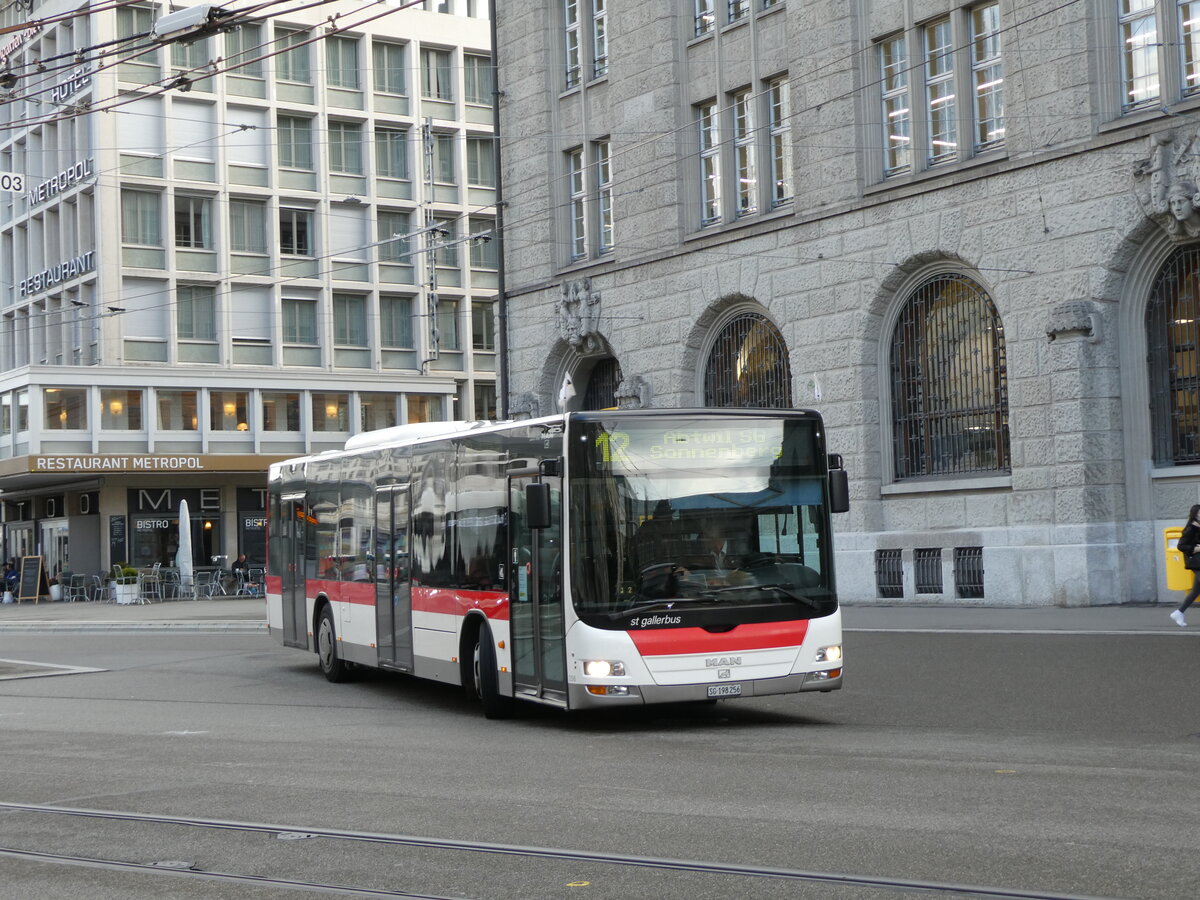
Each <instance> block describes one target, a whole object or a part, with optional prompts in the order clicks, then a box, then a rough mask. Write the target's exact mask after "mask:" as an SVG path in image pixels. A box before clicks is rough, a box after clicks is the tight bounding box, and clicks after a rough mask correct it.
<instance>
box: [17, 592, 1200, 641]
mask: <svg viewBox="0 0 1200 900" xmlns="http://www.w3.org/2000/svg"><path fill="white" fill-rule="evenodd" d="M1174 608H1175V607H1174V605H1173V604H1158V605H1149V604H1137V605H1134V604H1130V605H1126V606H1092V607H1079V608H1072V609H1063V608H1060V607H1055V606H1050V607H1036V608H1011V607H968V606H915V605H901V604H895V605H882V604H872V603H866V604H844V605H843V606H842V626H843V628H844V629H845V630H846V631H847V632H855V631H896V632H905V631H907V632H914V631H920V632H942V633H948V634H952V633H959V634H974V633H997V634H1004V633H1021V634H1078V633H1080V632H1086V633H1090V634H1174V635H1178V636H1180V637H1185V636H1193V637H1195V636H1200V604H1197V605H1196V607H1194V608H1193V609H1192V610H1191V611H1190V613H1189V618H1190V619H1191V625H1190V627H1188V628H1180V627H1179V626H1178V625H1176V624H1175V623H1174V622H1172V621H1171V620H1170V619H1169V618H1167V616H1168V614H1169V613H1170V612H1171V610H1172V609H1174ZM266 619H267V608H266V602H265V601H264V600H262V599H259V598H255V597H217V598H214V599H211V600H168V601H166V602H165V603H152V604H148V605H145V606H139V605H130V606H117V605H114V604H112V603H62V602H57V603H52V602H49V601H45V600H43V601H42V602H41V603H38V604H36V605H35V604H33V603H31V602H29V601H28V600H27V601H25V602H24V603H21V604H17V603H10V604H2V605H0V634H4V633H10V634H11V633H14V632H22V631H27V632H34V631H77V632H78V631H210V632H211V631H227V632H228V631H238V632H247V633H253V632H258V633H262V634H266V631H267V625H266Z"/></svg>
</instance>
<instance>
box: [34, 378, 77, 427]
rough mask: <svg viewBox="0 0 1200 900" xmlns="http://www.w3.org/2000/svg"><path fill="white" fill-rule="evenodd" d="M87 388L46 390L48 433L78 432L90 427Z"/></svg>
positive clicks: (45, 420) (43, 395) (44, 397)
mask: <svg viewBox="0 0 1200 900" xmlns="http://www.w3.org/2000/svg"><path fill="white" fill-rule="evenodd" d="M87 394H88V392H87V388H46V389H45V390H44V391H43V392H42V397H43V399H44V400H45V413H46V415H45V419H44V422H45V425H46V429H47V430H48V431H63V430H71V431H77V430H79V429H82V428H87V427H88V415H87Z"/></svg>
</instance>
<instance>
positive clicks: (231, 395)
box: [208, 391, 250, 431]
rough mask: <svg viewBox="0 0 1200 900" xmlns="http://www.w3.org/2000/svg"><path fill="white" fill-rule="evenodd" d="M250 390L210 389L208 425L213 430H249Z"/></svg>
mask: <svg viewBox="0 0 1200 900" xmlns="http://www.w3.org/2000/svg"><path fill="white" fill-rule="evenodd" d="M249 407H250V392H249V391H209V392H208V427H209V429H210V430H211V431H249V430H250V420H249V416H248V415H247V410H248V409H249Z"/></svg>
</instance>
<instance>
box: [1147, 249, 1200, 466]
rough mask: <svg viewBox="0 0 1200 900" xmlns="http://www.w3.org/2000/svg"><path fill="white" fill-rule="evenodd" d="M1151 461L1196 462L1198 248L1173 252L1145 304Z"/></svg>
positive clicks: (1199, 453) (1199, 420)
mask: <svg viewBox="0 0 1200 900" xmlns="http://www.w3.org/2000/svg"><path fill="white" fill-rule="evenodd" d="M1146 346H1147V347H1148V349H1149V356H1150V428H1151V434H1152V438H1153V441H1154V462H1155V463H1157V464H1159V465H1171V464H1187V463H1197V462H1200V248H1198V247H1187V248H1184V249H1181V250H1176V251H1175V252H1174V253H1173V254H1172V255H1171V258H1170V259H1168V260H1167V262H1166V264H1165V265H1164V266H1163V267H1162V269H1161V270H1159V273H1158V278H1156V279H1155V281H1154V287H1153V289H1152V290H1151V291H1150V302H1149V303H1147V304H1146Z"/></svg>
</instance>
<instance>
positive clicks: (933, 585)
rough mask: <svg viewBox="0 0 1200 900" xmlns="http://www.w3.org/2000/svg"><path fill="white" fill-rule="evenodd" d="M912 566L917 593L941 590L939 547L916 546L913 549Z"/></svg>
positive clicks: (939, 591) (940, 552)
mask: <svg viewBox="0 0 1200 900" xmlns="http://www.w3.org/2000/svg"><path fill="white" fill-rule="evenodd" d="M913 567H914V569H915V571H914V572H913V574H914V575H915V577H916V582H917V584H916V588H917V593H918V594H940V593H941V592H942V548H941V547H918V548H917V549H916V550H915V551H913Z"/></svg>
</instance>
